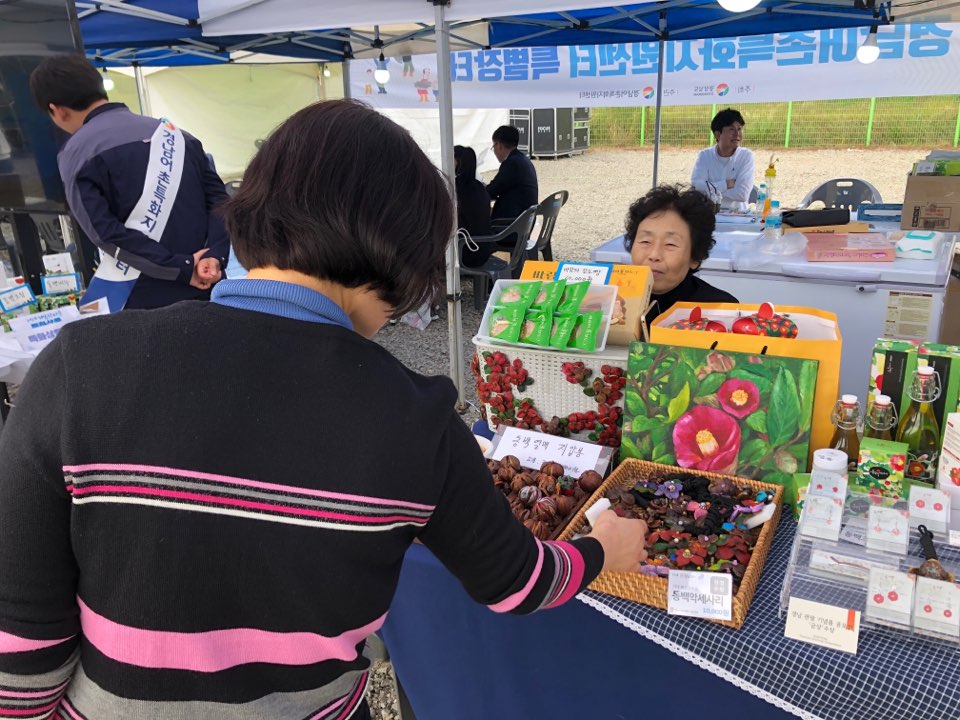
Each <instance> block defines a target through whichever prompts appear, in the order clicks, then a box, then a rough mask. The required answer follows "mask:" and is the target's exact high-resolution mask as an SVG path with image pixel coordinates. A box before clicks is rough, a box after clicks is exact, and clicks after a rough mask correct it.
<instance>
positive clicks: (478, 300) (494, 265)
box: [457, 205, 537, 310]
mask: <svg viewBox="0 0 960 720" xmlns="http://www.w3.org/2000/svg"><path fill="white" fill-rule="evenodd" d="M536 219H537V206H536V205H531V206H530V207H528V208H527V209H526V210H524V211H523V214H521V215H520V217H518V218H517V219H516V220H514V221H513V222H512V223H510V225H509V226H508V227H506V228H504V229H503V230H501V231H500V232H498V233H497V234H496V235H483V236H480V237H474V238H471V240H472V241H473V242H475V243H476V244H477V245H486V244H493V245H494V246H496V245H497V243H500V242H502V241H504V240H506V239H507V238H509V237H510V236H511V235H515V236H516V239H515V241H514V244H513V249H512V250H511V251H510V260H509V261H506V260H502V259H501V258H498V257H494V256H491V257H490V258H488V259H487V261H486V262H485V263H484V264H483V265H481V266H480V267H475V268H469V267H463V266H462V265H461V266H460V276H461V277H462V276H464V275H469V276H470V277H472V278H473V306H474V307H475V308H476V309H477V310H482V309H483V307H484V305H486V302H487V293H488V292H489V288H488V287H487V286H488V285H489V284H490V283H494V282H496V281H497V280H509V279H511V278H512V277H514V275H515V274H519V272H520V267H521V266H522V265H523V261H524V260H525V259H526V257H527V242H528V241H529V240H530V233H532V232H533V224H534V222H535V221H536ZM466 242H467V241H466V238H465V237H463V236H462V235H461V236H460V237H459V238H458V241H457V252H458V253H460V256H461V257H462V256H463V247H464V245H466ZM498 249H499V248H498Z"/></svg>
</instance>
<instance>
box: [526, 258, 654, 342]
mask: <svg viewBox="0 0 960 720" xmlns="http://www.w3.org/2000/svg"><path fill="white" fill-rule="evenodd" d="M578 268H579V269H582V270H583V271H584V272H582V273H578ZM600 269H603V270H604V271H605V272H594V271H595V270H600ZM571 273H573V276H575V277H577V279H587V278H589V279H590V281H591V282H595V283H596V281H597V279H598V278H602V279H604V282H602V283H597V284H603V285H616V286H617V288H618V292H617V299H616V301H615V303H614V307H613V317H612V320H611V323H610V333H609V334H608V335H607V344H608V345H629V344H630V343H631V342H633V341H634V340H644V339H645V337H644V328H643V326H642V323H643V320H644V315H645V314H646V311H647V308H648V307H649V306H650V293H651V292H652V290H653V277H652V275H651V274H650V268H648V267H646V266H645V265H613V264H610V263H569V262H564V263H560V262H548V261H546V260H527V261H526V262H525V263H524V264H523V271H522V272H521V274H520V279H521V280H544V281H547V280H558V279H560V278H561V277H569V276H571Z"/></svg>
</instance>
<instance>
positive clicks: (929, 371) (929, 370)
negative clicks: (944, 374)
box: [917, 365, 933, 375]
mask: <svg viewBox="0 0 960 720" xmlns="http://www.w3.org/2000/svg"><path fill="white" fill-rule="evenodd" d="M917 372H918V373H919V374H920V375H933V367H931V366H930V365H924V366H923V367H918V368H917Z"/></svg>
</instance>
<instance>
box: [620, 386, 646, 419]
mask: <svg viewBox="0 0 960 720" xmlns="http://www.w3.org/2000/svg"><path fill="white" fill-rule="evenodd" d="M624 402H625V403H626V404H627V412H628V413H630V414H631V415H632V416H633V417H634V418H637V417H638V416H640V415H643V414H644V413H646V411H647V409H646V408H645V407H644V406H643V401H642V400H641V399H640V396H639V395H637V393H635V392H634V391H632V390H628V391H627V397H626V398H625V399H624Z"/></svg>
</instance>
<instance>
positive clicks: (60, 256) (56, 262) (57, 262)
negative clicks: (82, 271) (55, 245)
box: [43, 252, 75, 273]
mask: <svg viewBox="0 0 960 720" xmlns="http://www.w3.org/2000/svg"><path fill="white" fill-rule="evenodd" d="M43 269H44V270H45V271H46V272H47V273H72V272H73V271H74V269H75V268H74V267H73V258H72V257H70V253H67V252H65V253H56V254H54V255H44V256H43Z"/></svg>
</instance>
